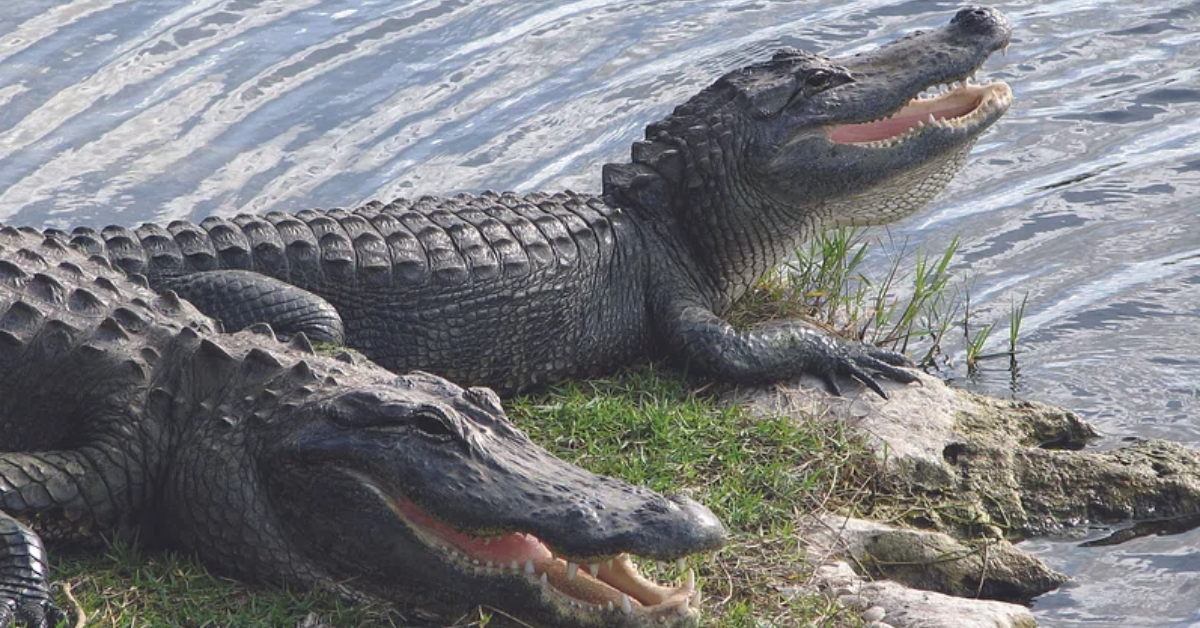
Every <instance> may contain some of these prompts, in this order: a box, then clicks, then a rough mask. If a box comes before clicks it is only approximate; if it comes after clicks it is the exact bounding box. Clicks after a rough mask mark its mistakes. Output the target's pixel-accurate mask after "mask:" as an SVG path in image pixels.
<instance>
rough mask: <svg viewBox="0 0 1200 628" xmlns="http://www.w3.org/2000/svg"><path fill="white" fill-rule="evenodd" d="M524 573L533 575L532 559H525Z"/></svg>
mask: <svg viewBox="0 0 1200 628" xmlns="http://www.w3.org/2000/svg"><path fill="white" fill-rule="evenodd" d="M525 573H527V574H529V575H533V560H526V561H525Z"/></svg>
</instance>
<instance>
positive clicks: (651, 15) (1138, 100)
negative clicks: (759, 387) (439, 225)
mask: <svg viewBox="0 0 1200 628" xmlns="http://www.w3.org/2000/svg"><path fill="white" fill-rule="evenodd" d="M997 5H998V6H999V7H1000V8H1001V9H1002V10H1004V11H1005V12H1006V13H1007V14H1008V15H1009V17H1010V19H1011V20H1012V21H1013V23H1014V28H1015V31H1016V34H1015V37H1014V40H1013V44H1012V46H1011V47H1010V48H1009V51H1008V55H1007V56H1006V57H997V58H995V59H993V60H991V61H990V62H989V63H988V65H987V66H986V74H987V75H988V76H991V77H996V78H1003V79H1004V80H1006V81H1008V82H1009V83H1010V84H1011V85H1012V86H1013V88H1014V91H1015V92H1016V95H1017V101H1016V104H1015V105H1014V107H1013V109H1012V111H1011V112H1010V113H1009V114H1008V116H1007V117H1006V118H1005V119H1004V120H1002V121H1001V122H1000V123H999V124H998V125H997V126H996V127H995V128H994V129H993V130H992V131H990V132H989V133H988V134H987V135H986V136H985V137H984V139H983V140H982V141H981V142H980V144H979V145H978V147H977V148H976V150H975V152H974V153H973V158H972V160H971V162H970V163H969V164H968V166H967V167H966V169H965V170H964V171H963V173H962V174H961V175H960V176H959V177H958V178H957V179H956V180H955V182H954V183H953V184H951V186H950V188H949V189H948V190H947V191H946V192H945V193H943V194H942V196H940V197H939V198H938V200H937V201H935V203H934V204H933V206H932V207H931V208H930V209H929V210H927V211H925V212H923V213H922V214H920V215H918V216H915V217H913V218H910V219H909V220H908V221H906V222H905V223H903V224H900V225H895V226H893V227H892V228H891V229H890V231H889V235H890V236H891V237H893V238H900V239H905V238H907V239H908V241H909V242H910V243H915V244H921V245H922V246H925V247H934V248H936V247H939V246H943V245H945V243H947V242H948V241H949V240H950V238H951V237H952V236H953V235H954V234H959V235H960V236H961V238H962V242H963V255H962V260H963V264H962V268H961V269H960V270H961V272H964V273H970V275H971V276H972V277H973V288H972V292H971V294H972V300H973V303H974V306H975V307H977V308H979V309H980V310H981V314H983V315H984V316H985V317H986V316H988V315H989V314H990V315H994V313H996V312H1004V311H1007V309H1008V308H1009V307H1010V303H1012V302H1013V300H1017V301H1019V300H1020V299H1021V298H1022V296H1023V295H1024V294H1026V293H1027V294H1028V299H1029V301H1028V306H1027V312H1026V319H1025V326H1024V332H1023V338H1024V346H1023V348H1024V353H1023V354H1022V356H1021V359H1020V375H1019V378H1018V380H1017V382H1016V388H1017V391H1018V393H1019V394H1020V395H1022V396H1026V397H1030V398H1035V399H1039V400H1043V401H1047V402H1050V403H1056V404H1060V405H1064V406H1067V407H1069V408H1072V409H1075V410H1077V411H1079V412H1081V413H1082V414H1084V415H1085V416H1086V417H1087V418H1088V419H1089V420H1091V421H1093V422H1094V423H1096V424H1097V425H1098V426H1099V427H1100V428H1101V429H1103V430H1104V431H1105V432H1106V433H1107V434H1108V435H1110V436H1111V437H1112V439H1111V440H1110V441H1109V442H1110V443H1116V442H1117V441H1118V440H1119V438H1120V437H1131V436H1138V437H1164V438H1172V439H1176V440H1182V441H1186V442H1190V443H1197V442H1200V388H1198V386H1200V384H1198V380H1200V338H1198V337H1197V335H1198V334H1200V194H1198V193H1200V80H1198V76H1197V74H1198V73H1200V3H1195V2H1193V3H1188V2H1182V1H1179V2H1169V1H1165V0H1157V1H1154V0H1152V1H1148V2H1137V3H1134V2H1128V1H1122V2H1115V1H1111V2H1103V1H1069V0H1064V1H1058V2H1000V3H997ZM956 8H957V4H955V3H947V2H935V1H922V0H912V1H908V2H870V1H857V2H848V3H840V2H838V3H835V2H811V1H797V2H783V1H736V0H730V1H724V2H717V1H712V2H701V1H694V0H676V1H657V2H601V1H596V0H593V1H587V0H581V1H578V2H564V1H558V0H556V1H554V2H512V1H510V2H499V1H495V0H493V1H477V2H462V1H453V0H443V1H440V2H400V1H383V0H378V1H375V2H340V1H334V0H327V1H322V0H224V1H222V0H197V1H194V2H183V1H181V0H170V1H168V0H137V1H133V0H124V1H123V0H78V1H74V2H36V1H28V0H6V1H5V2H4V3H3V4H2V6H0V221H4V222H8V223H16V224H32V225H55V226H66V225H73V224H80V223H86V224H91V225H94V226H99V225H103V224H107V223H110V222H118V223H122V224H136V223H137V222H139V221H143V220H147V219H163V218H181V217H190V218H193V219H199V218H202V217H204V216H206V215H209V214H222V215H229V214H232V213H235V212H237V211H240V210H253V211H265V210H269V209H285V210H298V209H302V208H307V207H334V206H343V207H344V206H350V205H353V204H356V203H359V202H362V201H365V200H368V199H372V198H385V199H386V198H388V197H392V196H401V195H403V196H411V195H418V194H426V193H430V194H433V193H452V192H458V191H479V190H483V189H488V188H492V189H517V190H532V189H536V188H545V189H555V188H562V187H571V188H574V189H578V190H585V191H596V190H598V188H599V167H600V165H601V164H602V163H604V162H606V161H623V160H625V159H626V156H627V154H628V145H629V143H630V142H631V141H632V140H633V139H636V138H637V137H639V135H640V132H641V128H642V127H643V126H644V125H645V124H646V123H647V122H650V121H652V120H654V119H655V118H657V117H660V116H662V115H664V114H665V113H666V112H667V111H668V110H669V109H670V108H671V107H672V106H673V105H675V104H677V103H679V102H682V101H683V100H684V99H685V98H686V97H687V96H688V95H690V94H691V93H693V92H694V91H696V90H697V89H699V88H700V87H702V86H703V85H705V84H707V83H708V82H710V81H712V80H713V79H715V78H716V77H717V76H718V75H720V74H721V73H722V72H723V71H725V70H728V69H731V68H733V67H736V66H739V65H742V64H744V63H746V62H747V61H750V60H754V59H760V58H762V57H764V56H765V55H767V54H768V53H769V51H770V50H772V49H774V48H776V47H778V46H780V45H792V46H796V47H800V48H806V49H809V50H813V51H818V52H828V53H835V54H842V53H846V52H853V51H857V50H862V49H866V48H868V47H871V46H873V45H875V44H877V43H879V42H881V41H885V40H888V39H891V38H893V37H895V36H896V35H898V34H901V33H903V32H905V31H907V30H910V29H913V28H917V27H921V26H936V25H939V24H941V23H943V22H944V21H946V20H947V19H949V17H950V15H951V14H952V13H953V11H954V10H955V9H956ZM1001 335H1003V334H1001ZM975 385H976V386H979V387H982V388H984V389H985V390H990V391H991V392H994V393H997V394H1006V393H1007V390H1008V388H1009V387H1010V386H1011V385H1012V383H1011V382H1010V377H1009V373H1008V372H1007V371H1004V370H1003V369H1002V368H1000V367H995V368H992V369H991V370H986V371H985V372H984V373H983V375H982V376H981V377H980V378H979V380H978V381H976V382H975ZM1028 547H1029V548H1030V549H1033V550H1036V551H1038V552H1039V553H1041V554H1042V555H1044V556H1045V557H1046V558H1047V559H1048V560H1050V561H1051V562H1052V563H1053V564H1054V565H1055V566H1056V567H1058V568H1060V569H1063V570H1065V571H1067V572H1068V573H1071V574H1072V575H1073V576H1074V577H1075V579H1076V580H1075V583H1073V584H1071V585H1068V586H1067V587H1065V588H1064V589H1063V590H1061V591H1059V592H1056V593H1054V594H1051V595H1049V596H1046V597H1045V598H1044V599H1042V600H1040V601H1039V602H1038V603H1037V605H1036V607H1035V609H1036V610H1037V611H1038V614H1039V620H1040V621H1041V622H1042V624H1043V625H1046V626H1060V627H1066V626H1093V627H1100V626H1114V627H1115V626H1153V627H1158V626H1162V627H1166V626H1190V625H1200V612H1198V611H1197V608H1198V607H1200V601H1198V600H1200V592H1198V591H1197V588H1198V587H1200V577H1198V576H1197V573H1198V572H1200V552H1198V551H1197V550H1196V549H1195V548H1197V547H1200V533H1190V534H1185V535H1181V536H1174V537H1162V538H1153V539H1140V540H1138V541H1135V542H1132V543H1129V544H1126V545H1122V546H1118V547H1115V548H1095V549H1086V550H1085V549H1080V548H1077V547H1075V545H1074V543H1066V542H1059V541H1052V540H1051V541H1038V542H1036V543H1031V544H1029V545H1028ZM1147 600H1153V603H1152V604H1148V603H1147Z"/></svg>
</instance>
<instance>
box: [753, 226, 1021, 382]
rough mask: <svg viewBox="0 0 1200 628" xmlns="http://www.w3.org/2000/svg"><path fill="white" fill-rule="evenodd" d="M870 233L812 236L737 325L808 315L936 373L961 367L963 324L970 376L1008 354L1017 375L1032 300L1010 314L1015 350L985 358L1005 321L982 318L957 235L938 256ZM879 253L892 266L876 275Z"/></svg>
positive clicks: (764, 285) (760, 290)
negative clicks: (951, 345)
mask: <svg viewBox="0 0 1200 628" xmlns="http://www.w3.org/2000/svg"><path fill="white" fill-rule="evenodd" d="M867 233H868V232H867V231H866V230H864V229H861V228H855V227H844V228H840V229H832V230H830V231H827V232H825V233H822V234H820V235H818V236H816V237H814V238H811V239H810V240H809V241H808V242H806V243H805V245H804V246H802V247H801V248H798V249H796V250H795V251H794V253H793V255H792V257H791V259H789V260H787V262H786V263H785V264H784V265H783V266H781V267H780V268H779V269H777V270H776V271H775V272H773V273H771V274H770V275H768V276H767V277H766V278H765V279H764V280H763V281H762V282H761V283H760V284H759V285H758V286H757V287H756V288H755V289H754V290H752V291H751V292H750V293H749V294H747V295H746V296H745V297H743V299H742V300H741V301H740V302H739V303H738V304H737V306H736V309H735V311H734V312H733V314H732V315H731V316H730V322H731V323H733V324H734V325H735V326H746V325H751V324H753V323H756V322H760V321H764V320H770V319H774V318H780V317H795V316H800V317H804V318H806V319H808V320H809V321H811V322H813V323H815V324H817V325H818V326H820V327H824V328H826V329H827V330H829V331H830V332H831V333H834V334H836V335H839V336H842V337H844V338H852V339H855V340H859V341H862V342H869V343H872V344H875V345H877V346H880V347H884V348H888V349H891V350H894V351H899V352H901V353H906V354H909V355H910V356H912V357H913V360H914V362H915V363H916V364H917V365H918V366H921V367H923V368H936V369H945V368H947V367H952V366H953V365H952V364H950V361H949V358H948V356H949V355H951V354H952V353H953V351H952V350H950V349H948V348H947V344H948V342H950V341H951V340H952V336H951V335H950V334H949V332H950V331H951V330H953V329H956V328H958V327H962V329H963V339H962V341H961V348H960V349H959V351H961V353H962V354H963V357H964V363H965V365H966V370H967V375H968V376H973V375H974V374H975V373H976V372H977V369H978V361H980V360H986V359H990V358H994V357H1001V356H1008V357H1009V358H1010V362H1011V370H1012V371H1013V372H1014V373H1015V370H1016V355H1017V348H1016V347H1017V337H1018V335H1019V333H1020V327H1021V319H1022V318H1023V316H1024V314H1025V301H1024V300H1023V301H1022V302H1021V305H1020V306H1019V307H1018V306H1016V305H1015V304H1014V306H1013V307H1012V308H1011V310H1010V312H1009V349H1008V351H1007V352H1002V353H993V354H984V353H983V350H984V348H985V345H986V343H987V341H988V339H989V338H990V335H991V332H992V330H993V329H994V328H995V326H996V324H997V323H996V322H995V321H993V322H990V323H986V324H983V325H980V324H979V323H978V322H977V321H976V320H975V318H976V317H974V316H973V313H972V311H971V309H970V292H969V290H968V288H967V285H966V283H965V282H964V281H963V280H961V278H956V277H955V275H954V273H953V272H952V268H951V264H952V262H953V260H954V256H955V254H956V253H958V248H959V240H958V237H957V236H955V237H954V238H953V239H952V240H951V241H950V242H949V244H947V245H946V247H945V248H944V249H942V250H941V251H940V252H937V253H934V254H931V253H928V252H927V251H925V250H923V249H921V248H920V247H916V248H914V249H913V250H911V251H910V250H909V247H908V244H907V243H906V242H902V243H896V242H886V243H885V242H881V241H869V240H868V239H867ZM875 248H878V249H882V253H883V255H884V256H885V257H886V258H887V260H888V262H889V263H888V264H887V265H886V267H885V268H884V269H883V270H882V271H874V272H872V270H871V269H869V268H868V266H869V264H868V260H871V259H872V257H873V254H874V253H873V249H875ZM906 268H910V269H911V270H904V269H906Z"/></svg>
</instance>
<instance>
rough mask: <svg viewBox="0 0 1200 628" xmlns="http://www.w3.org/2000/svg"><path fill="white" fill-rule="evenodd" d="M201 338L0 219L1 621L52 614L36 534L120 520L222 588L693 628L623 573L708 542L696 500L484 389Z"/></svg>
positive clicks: (689, 617) (161, 301)
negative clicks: (594, 461)
mask: <svg viewBox="0 0 1200 628" xmlns="http://www.w3.org/2000/svg"><path fill="white" fill-rule="evenodd" d="M214 326H215V323H213V322H212V321H211V320H210V319H209V318H207V317H205V316H203V315H201V314H200V313H199V312H198V311H197V310H195V308H193V307H192V306H191V305H190V304H189V303H187V302H186V301H181V300H180V299H179V298H178V297H177V296H175V295H174V293H171V292H163V293H161V294H156V293H155V292H153V291H151V290H150V289H149V288H148V287H146V286H145V285H144V283H143V284H141V285H139V284H137V283H135V282H133V281H132V280H130V279H127V278H126V277H125V276H124V275H123V273H121V271H119V270H116V269H113V268H112V267H111V266H110V265H109V264H108V262H107V261H106V260H105V259H104V258H96V257H92V258H90V259H89V258H88V257H87V256H85V255H84V254H82V253H81V252H79V251H77V250H75V249H74V248H72V247H70V246H69V244H68V243H67V242H66V241H65V240H62V239H59V238H56V237H54V236H44V235H42V234H39V233H37V232H35V231H33V230H18V229H13V228H11V227H0V628H7V627H8V626H12V625H14V624H16V625H25V626H34V627H38V628H40V627H42V626H45V625H46V622H47V619H49V620H51V622H52V620H53V619H54V618H55V617H56V616H57V611H56V610H55V609H54V607H53V605H52V604H51V603H50V601H49V596H48V593H47V590H46V562H45V555H44V552H43V548H42V542H41V539H40V538H39V536H38V533H37V532H35V531H34V529H31V527H29V525H32V526H33V527H34V528H36V529H37V530H38V531H40V532H41V533H42V534H45V535H49V536H62V535H72V536H73V535H76V534H78V533H80V532H85V533H86V532H92V531H107V532H112V531H123V530H131V529H133V528H135V527H136V528H137V529H139V530H140V536H142V537H143V538H147V537H154V538H157V539H158V540H160V541H161V542H165V543H167V544H170V545H174V546H176V547H180V548H183V549H185V550H190V551H192V552H195V553H196V554H198V555H199V556H200V557H201V558H202V559H203V560H204V561H206V562H207V563H208V564H209V565H211V566H212V567H213V568H214V569H216V570H219V571H221V572H224V573H228V574H232V575H235V576H239V577H242V578H246V579H252V580H258V581H266V582H276V583H286V584H289V585H292V586H298V587H322V588H326V589H331V590H335V591H337V592H339V593H341V594H343V595H346V596H348V597H352V598H364V597H371V598H378V599H383V600H388V601H392V602H395V603H397V604H399V605H402V606H407V607H417V608H421V609H423V610H426V611H430V612H437V613H442V614H444V615H447V616H450V617H458V616H460V615H461V614H462V613H465V612H468V611H470V610H471V609H472V608H474V607H476V606H479V605H483V606H487V607H492V608H495V609H499V610H500V611H502V612H503V613H504V614H506V615H508V616H511V617H515V618H517V619H518V620H519V621H521V622H523V623H524V624H525V625H533V626H544V627H552V626H553V627H580V628H583V627H596V628H599V627H608V626H627V627H637V628H647V627H650V626H655V627H657V626H662V625H666V626H692V625H694V624H695V623H696V617H697V610H696V608H695V606H696V604H697V601H696V600H695V599H694V598H693V590H692V589H691V586H690V584H689V583H686V582H685V583H684V584H683V585H682V586H680V587H668V586H660V585H657V584H654V583H652V582H649V581H647V580H645V579H643V578H642V577H641V576H640V575H638V572H637V568H636V567H634V566H632V564H631V563H630V561H629V558H628V557H629V554H630V553H634V554H639V555H645V556H650V557H654V558H656V559H660V560H675V559H678V558H682V557H685V556H687V555H690V554H692V553H695V552H702V551H709V550H712V549H715V548H716V547H718V546H720V545H721V543H722V540H723V537H724V530H723V529H722V527H721V524H720V523H719V522H718V521H717V520H716V519H715V518H714V516H713V515H712V513H710V512H709V511H708V510H707V509H705V508H704V507H703V506H701V505H699V504H697V503H695V502H694V501H691V500H688V499H686V498H681V497H670V498H668V497H663V496H661V495H659V494H657V493H654V492H652V491H649V490H646V489H643V488H640V487H635V486H631V485H628V484H626V483H624V482H620V481H617V480H614V479H610V478H605V477H600V476H596V475H593V474H591V473H588V472H586V471H584V470H582V469H579V468H577V467H575V466H572V465H570V464H567V463H565V462H563V461H561V460H559V459H557V458H554V457H553V456H551V455H550V454H549V453H547V452H546V451H545V450H543V449H541V448H540V447H537V446H536V445H534V444H533V443H531V442H530V441H529V439H528V438H526V437H525V436H524V435H523V434H522V433H521V432H519V431H518V430H517V429H516V428H515V427H514V426H513V425H512V424H511V423H510V422H509V421H508V419H507V418H506V417H505V415H504V413H503V410H502V409H501V407H500V405H499V401H498V398H497V397H496V395H495V394H494V393H492V392H491V391H490V390H487V389H483V388H472V389H467V390H464V389H462V388H459V387H458V386H456V385H454V384H452V383H450V382H448V381H446V380H444V379H442V378H439V377H436V376H433V375H428V374H422V373H416V374H410V375H403V376H397V375H395V374H393V373H391V372H389V371H387V370H385V369H383V368H380V367H377V366H375V365H373V364H371V363H369V362H366V361H363V360H361V359H358V360H355V359H352V358H350V357H349V356H341V357H340V358H334V357H322V356H317V355H314V354H313V353H312V349H311V347H310V346H308V345H307V340H306V339H305V338H304V337H303V336H296V337H295V338H294V339H293V341H292V342H291V343H290V344H289V345H285V344H283V343H280V342H278V341H276V339H275V337H274V335H273V334H272V333H271V331H270V330H269V329H268V328H264V327H262V326H259V327H257V328H254V329H251V330H247V331H243V332H240V333H237V334H220V333H215V332H214ZM580 563H582V564H583V569H582V570H579V569H578V565H579V564H580ZM589 565H590V566H591V569H590V570H589V569H588V567H589ZM576 572H578V573H576Z"/></svg>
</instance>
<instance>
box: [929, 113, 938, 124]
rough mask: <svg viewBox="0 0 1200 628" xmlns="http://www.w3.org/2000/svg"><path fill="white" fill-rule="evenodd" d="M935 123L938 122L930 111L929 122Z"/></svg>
mask: <svg viewBox="0 0 1200 628" xmlns="http://www.w3.org/2000/svg"><path fill="white" fill-rule="evenodd" d="M937 123H938V122H937V118H935V117H933V114H932V113H931V114H929V124H932V125H934V126H937Z"/></svg>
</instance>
